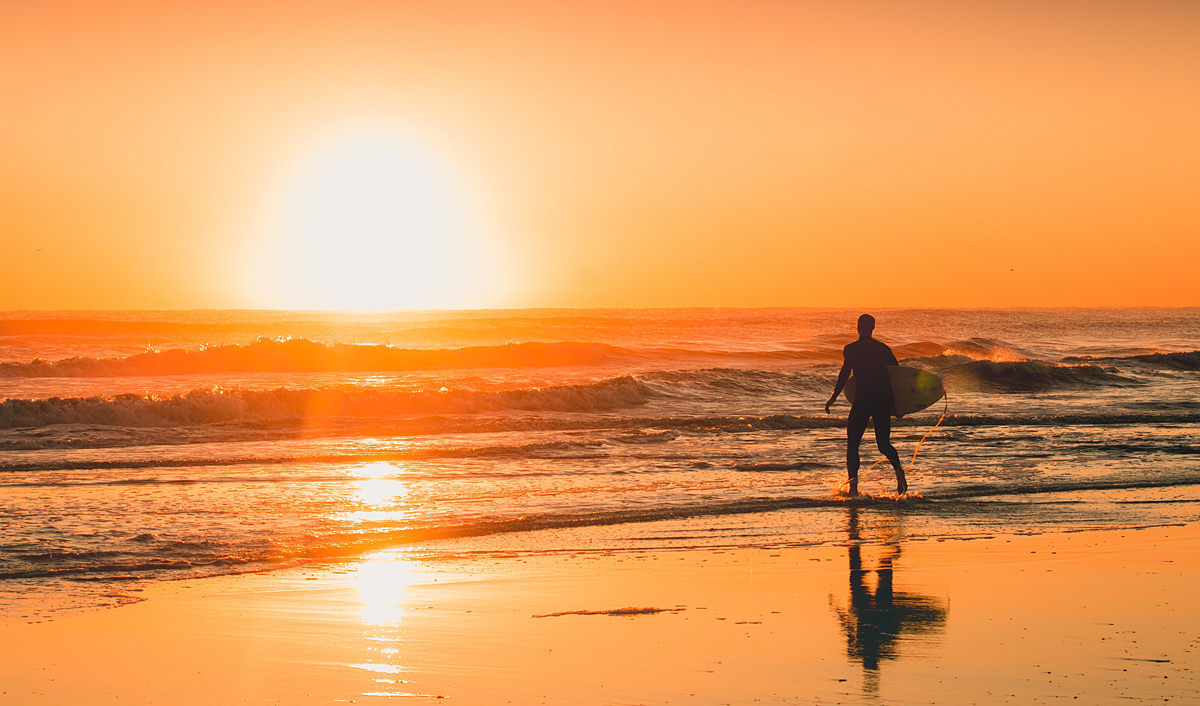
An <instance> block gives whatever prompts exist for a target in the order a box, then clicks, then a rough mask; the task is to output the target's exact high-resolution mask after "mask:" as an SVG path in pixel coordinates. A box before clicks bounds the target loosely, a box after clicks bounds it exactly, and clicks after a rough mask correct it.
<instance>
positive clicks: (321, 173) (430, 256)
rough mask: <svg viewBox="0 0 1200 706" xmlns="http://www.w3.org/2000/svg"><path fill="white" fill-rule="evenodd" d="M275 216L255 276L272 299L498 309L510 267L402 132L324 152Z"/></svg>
mask: <svg viewBox="0 0 1200 706" xmlns="http://www.w3.org/2000/svg"><path fill="white" fill-rule="evenodd" d="M271 211H272V213H271V216H270V218H269V219H268V226H267V228H266V230H267V234H266V237H265V238H263V239H261V241H260V243H259V248H258V252H257V253H256V254H255V256H254V257H252V258H251V260H252V262H253V267H252V271H251V272H249V273H248V275H249V278H250V282H251V288H252V289H253V290H254V291H255V293H256V294H257V296H256V299H257V300H258V301H260V302H261V304H262V305H265V306H270V307H273V308H286V309H355V310H383V309H388V310H395V309H450V308H463V307H480V306H488V305H490V304H491V302H490V301H489V299H490V298H491V297H493V296H494V295H495V289H496V287H495V284H496V282H497V280H498V279H499V276H500V275H501V274H502V269H503V267H502V265H501V263H500V262H499V261H498V258H497V256H496V253H495V247H494V243H493V242H491V241H490V240H489V239H488V238H485V237H484V234H483V232H482V228H481V225H480V219H479V217H478V214H477V213H476V209H475V208H474V204H473V203H472V199H471V198H470V194H469V193H468V191H467V190H466V189H465V188H464V187H463V185H462V184H461V183H460V180H458V179H456V178H455V175H454V174H453V173H452V172H451V171H450V170H449V169H447V168H446V166H445V165H444V164H443V163H442V162H441V161H440V160H439V159H438V158H437V156H436V155H435V154H434V153H433V152H432V151H431V150H430V149H429V148H428V147H426V146H425V145H423V144H422V143H421V142H419V141H417V140H413V139H410V138H406V137H404V136H402V135H398V134H394V133H389V132H384V131H366V132H357V133H353V134H350V135H345V136H342V137H340V138H339V139H337V140H334V141H332V142H331V143H329V144H327V145H325V146H324V147H323V148H322V149H319V150H316V151H315V152H314V153H313V154H312V155H310V156H309V158H308V159H306V160H303V161H302V163H301V166H300V167H299V168H298V169H297V170H296V173H295V174H294V175H293V176H292V177H291V178H290V179H288V180H286V182H285V186H284V187H283V189H281V194H280V196H279V197H277V198H276V199H274V203H273V205H272V208H271Z"/></svg>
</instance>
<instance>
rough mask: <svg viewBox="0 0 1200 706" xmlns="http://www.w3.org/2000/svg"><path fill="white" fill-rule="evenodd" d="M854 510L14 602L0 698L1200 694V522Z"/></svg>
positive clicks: (1117, 698) (788, 699)
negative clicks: (998, 522)
mask: <svg viewBox="0 0 1200 706" xmlns="http://www.w3.org/2000/svg"><path fill="white" fill-rule="evenodd" d="M841 512H843V513H845V514H846V515H849V514H850V513H851V512H853V513H854V514H856V515H857V516H858V517H857V521H858V522H860V523H861V524H862V528H861V529H860V532H862V535H861V536H860V538H859V539H858V540H847V541H845V542H841V543H831V544H821V545H817V546H811V547H794V548H784V549H737V550H728V551H725V550H687V551H653V552H640V551H625V552H609V551H601V552H593V551H587V550H586V549H580V547H581V546H586V545H587V544H589V538H588V537H586V536H583V535H586V534H587V532H586V531H584V532H567V533H558V534H557V536H554V537H541V538H531V541H533V542H535V543H536V544H537V545H538V546H540V547H541V551H538V552H527V551H524V550H522V548H520V547H511V548H508V549H506V550H503V551H501V550H496V549H492V550H486V551H478V550H477V548H476V547H474V546H473V545H472V544H471V543H469V542H468V543H463V542H458V541H454V542H442V543H433V544H429V545H423V546H420V547H414V548H411V549H407V550H404V551H395V552H382V553H379V554H376V555H372V556H369V557H363V558H362V559H360V560H357V561H354V562H337V563H330V564H321V565H310V566H306V567H302V568H296V569H291V570H287V571H280V572H272V573H262V574H253V575H243V576H228V577H219V578H211V579H204V580H199V581H187V582H173V583H166V584H162V585H159V586H157V587H155V588H153V589H148V590H147V591H145V592H144V593H143V594H142V595H141V596H140V597H141V598H143V599H144V600H142V601H141V602H138V603H136V604H132V605H127V606H125V607H121V608H116V609H109V610H99V611H84V612H79V613H72V614H67V615H57V616H55V617H54V618H53V619H50V620H45V621H40V622H30V621H25V620H19V619H18V620H14V619H12V618H8V619H6V620H5V621H4V622H3V627H2V628H0V629H2V630H3V633H2V635H3V639H0V645H3V647H0V651H2V653H3V654H2V657H3V659H2V660H0V670H2V678H0V682H2V683H3V684H4V687H3V691H4V692H5V693H4V694H3V695H0V702H2V703H12V704H35V703H47V704H52V703H126V704H128V703H136V704H143V703H145V704H153V703H157V704H165V703H174V704H192V703H195V704H211V703H264V704H266V703H371V702H380V701H385V700H406V701H426V700H428V701H435V700H441V699H446V700H447V702H449V703H471V704H476V703H479V704H490V703H497V704H504V703H510V702H511V703H526V704H533V703H547V704H572V703H614V704H639V703H645V704H657V703H695V704H737V703H752V702H761V703H880V702H882V703H1057V702H1060V701H1061V700H1063V699H1066V700H1074V699H1078V700H1079V701H1080V702H1082V703H1127V702H1128V701H1130V700H1134V701H1138V702H1147V701H1156V702H1157V701H1182V702H1185V703H1186V702H1189V701H1191V700H1193V699H1195V698H1196V694H1197V686H1198V685H1197V678H1196V671H1195V670H1196V669H1197V668H1198V667H1200V659H1198V658H1197V647H1198V645H1197V635H1196V632H1195V629H1194V626H1195V625H1196V624H1197V618H1198V617H1200V615H1198V614H1200V602H1197V600H1196V598H1197V591H1198V589H1197V588H1196V587H1197V585H1198V582H1197V579H1198V578H1200V576H1198V575H1197V574H1198V572H1200V570H1198V569H1197V562H1196V558H1197V555H1198V552H1200V531H1197V528H1196V527H1195V526H1194V525H1187V526H1173V527H1157V528H1144V529H1137V530H1132V529H1131V530H1108V531H1090V532H1074V533H1067V534H1051V535H1046V534H1038V535H1022V534H1009V535H997V536H995V537H990V538H981V539H976V540H972V541H957V540H953V539H947V540H944V541H909V540H906V539H904V538H903V537H902V536H898V535H897V534H896V531H897V528H896V527H895V525H894V524H891V523H894V521H895V516H894V509H879V508H864V509H862V510H853V511H850V510H845V511H841ZM881 514H882V515H883V517H880V515H881ZM846 519H847V520H849V519H850V518H849V517H847V518H846ZM881 522H882V524H881ZM867 527H872V528H874V529H873V530H870V531H868V530H867ZM549 545H555V548H556V549H558V550H559V551H558V552H556V553H553V554H547V552H546V551H545V549H546V548H547V546H549ZM855 554H857V555H858V557H859V562H860V563H859V564H858V566H860V567H861V568H862V570H863V571H864V573H863V574H862V575H861V576H857V575H856V574H855V573H854V571H856V569H854V563H853V560H852V559H851V557H852V556H853V555H855ZM885 564H890V566H891V570H892V573H893V576H892V591H891V598H890V600H887V599H886V595H885V594H886V590H881V588H880V583H879V581H880V576H879V574H878V572H877V570H878V569H879V568H880V567H881V566H883V565H885ZM860 579H861V585H862V586H863V588H862V589H861V590H859V589H854V590H852V589H851V586H852V585H853V584H855V582H858V581H860ZM856 594H857V595H856Z"/></svg>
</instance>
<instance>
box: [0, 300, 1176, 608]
mask: <svg viewBox="0 0 1200 706" xmlns="http://www.w3.org/2000/svg"><path fill="white" fill-rule="evenodd" d="M857 314H858V312H857V311H854V312H851V311H828V310H801V309H788V310H672V311H642V310H622V311H569V310H568V311H564V310H555V311H520V312H454V313H427V314H420V313H409V314H398V315H378V316H367V315H362V316H357V317H355V316H347V315H326V314H310V313H303V312H281V313H269V312H267V313H264V312H249V313H247V312H181V313H153V312H151V313H134V312H112V313H95V312H90V313H86V314H81V313H70V314H38V315H36V316H35V315H31V314H26V313H10V314H5V315H2V316H0V360H2V363H0V397H2V398H4V401H3V402H0V451H2V452H3V453H2V454H0V486H2V487H3V492H2V493H0V523H2V527H0V530H2V532H0V595H3V596H5V597H6V600H7V599H12V598H20V597H22V596H30V595H37V596H63V597H64V600H65V601H66V600H67V598H66V597H70V598H69V601H68V602H74V603H88V602H97V601H99V602H103V600H104V598H103V597H104V596H105V595H111V594H112V591H113V587H114V586H120V587H122V589H129V588H130V587H136V586H139V585H143V584H145V582H153V581H158V580H165V579H172V578H180V577H187V576H198V575H208V574H214V573H227V572H232V571H245V570H259V569H263V568H270V567H275V566H284V565H289V564H293V563H295V562H298V561H305V560H309V559H315V558H325V557H347V556H355V555H358V554H361V553H363V552H366V551H369V550H373V549H376V548H380V547H392V546H399V545H405V544H409V543H413V542H417V541H422V540H426V539H431V538H439V537H456V536H477V537H480V538H481V539H479V540H478V542H479V544H480V546H491V545H496V544H497V543H499V545H506V546H507V545H513V546H516V545H520V546H523V547H524V548H526V549H527V550H528V549H536V545H537V542H538V540H537V539H536V538H537V537H541V536H544V535H543V534H541V533H538V532H537V531H538V530H555V529H556V528H570V527H578V526H589V525H590V526H596V527H601V528H605V529H604V530H603V531H601V532H597V533H593V534H592V535H591V536H594V537H598V538H599V539H597V540H595V541H597V542H599V543H600V544H601V545H603V547H605V548H606V549H611V550H621V549H639V550H640V549H645V548H647V547H651V548H652V547H682V548H686V547H690V546H706V547H712V546H787V545H794V544H810V543H816V542H826V541H837V539H838V536H839V532H840V529H839V524H838V523H839V520H837V517H838V516H840V513H839V512H838V511H837V510H838V508H840V507H842V506H843V505H844V504H845V503H846V502H847V499H846V498H844V497H842V496H839V495H837V494H836V493H835V492H834V491H835V489H836V487H837V485H838V483H839V482H840V481H841V480H842V478H843V477H844V473H845V471H844V465H843V464H844V454H845V448H844V434H845V431H844V424H845V420H844V417H845V413H846V411H847V405H845V403H844V402H839V405H838V406H837V407H836V408H835V413H834V415H832V416H826V415H825V414H824V412H823V410H822V408H821V407H822V404H823V402H824V399H825V398H826V397H827V395H828V394H829V391H830V389H831V388H832V385H833V380H834V377H835V376H836V374H837V369H838V364H839V362H840V350H841V346H842V345H844V344H845V343H847V342H849V341H850V340H851V339H852V338H853V337H854V334H853V331H854V320H855V318H856V316H857ZM876 315H877V318H878V319H879V328H878V330H877V337H878V338H879V339H880V340H883V341H884V342H886V343H888V344H889V345H891V346H892V348H893V350H895V352H896V354H897V356H898V357H900V358H901V359H902V361H903V362H904V363H905V364H908V365H915V366H918V367H923V368H927V369H929V370H932V371H934V372H936V373H938V374H940V375H942V376H943V377H944V379H945V383H946V389H947V392H948V398H947V401H946V403H945V406H944V407H943V406H942V404H941V403H939V405H937V406H935V407H934V408H931V409H929V410H926V411H924V412H922V413H919V414H917V415H913V416H912V417H910V418H906V419H904V420H898V421H897V422H896V426H895V428H894V433H893V439H894V441H895V443H896V445H897V447H898V448H899V450H900V452H901V455H902V457H906V462H907V461H908V460H911V457H912V453H913V451H914V448H915V446H916V443H917V441H918V440H919V439H920V438H921V437H922V436H923V435H924V434H925V433H926V432H928V431H929V430H930V429H931V428H932V427H933V426H934V423H935V422H936V421H937V420H938V418H939V416H940V414H941V412H942V410H943V408H944V409H945V410H946V411H947V416H946V419H945V420H944V421H943V422H942V424H941V426H939V427H938V428H937V429H936V431H934V432H933V434H932V435H931V436H930V438H929V439H928V440H927V441H926V442H925V444H924V445H923V446H922V448H921V451H920V454H919V456H918V457H917V459H916V463H915V467H914V469H913V471H912V472H911V475H910V483H911V485H912V488H913V490H914V491H916V493H915V495H916V496H917V497H914V498H909V499H906V500H903V501H901V502H899V503H898V504H897V503H896V502H895V500H894V499H892V498H890V497H889V496H888V491H889V489H890V488H891V487H892V484H893V480H892V479H891V478H890V475H891V474H890V471H888V472H883V470H882V469H883V468H884V467H885V466H880V467H877V468H875V469H874V470H873V471H871V472H869V473H865V475H864V482H863V489H864V490H865V491H866V492H867V493H868V494H869V495H870V496H871V497H868V498H866V499H862V500H858V501H855V502H859V503H864V504H866V505H871V504H879V503H886V504H887V506H888V507H889V508H890V507H893V506H896V508H897V509H898V510H899V511H900V512H902V513H903V514H904V515H905V516H906V517H907V520H906V527H907V528H908V532H909V534H910V535H915V536H929V537H944V536H964V535H980V536H982V535H987V534H991V533H1013V532H1058V531H1069V530H1072V529H1082V528H1106V527H1124V526H1147V525H1156V524H1169V523H1178V522H1190V521H1194V520H1195V519H1196V518H1197V511H1198V510H1200V505H1198V504H1197V503H1198V501H1200V496H1197V494H1196V485H1197V483H1200V441H1198V440H1197V436H1196V430H1197V424H1198V423H1200V394H1198V393H1200V353H1197V352H1196V351H1197V350H1200V310H1194V309H1191V310H1082V311H1080V310H1014V311H932V310H903V311H882V312H876ZM870 437H871V435H870V433H868V435H867V442H866V443H864V445H863V454H864V460H865V461H866V462H867V464H869V463H871V462H873V461H874V460H875V457H876V456H877V453H876V452H875V450H874V448H873V444H872V443H871V442H870ZM885 465H886V464H885ZM484 538H486V539H484ZM843 539H844V537H843Z"/></svg>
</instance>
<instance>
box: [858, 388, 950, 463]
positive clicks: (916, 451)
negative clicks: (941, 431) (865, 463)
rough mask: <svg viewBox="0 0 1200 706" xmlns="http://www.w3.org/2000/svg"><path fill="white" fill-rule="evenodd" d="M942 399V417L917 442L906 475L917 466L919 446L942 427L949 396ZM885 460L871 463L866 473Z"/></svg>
mask: <svg viewBox="0 0 1200 706" xmlns="http://www.w3.org/2000/svg"><path fill="white" fill-rule="evenodd" d="M942 397H943V398H944V399H945V400H946V404H945V405H943V406H942V416H941V418H940V419H938V420H937V424H934V425H933V428H932V429H930V430H929V431H927V432H925V436H922V437H921V440H920V441H918V442H917V448H916V450H915V451H913V457H912V463H910V464H908V468H906V469H904V472H905V473H908V472H909V471H911V470H912V469H913V466H915V465H917V454H919V453H921V444H923V443H925V440H926V439H928V438H929V435H930V434H932V433H933V431H934V429H937V428H938V427H940V426H941V425H942V422H944V421H946V412H947V411H949V409H950V395H947V394H945V393H942ZM886 460H887V457H884V458H881V459H879V460H878V461H876V462H875V463H872V464H871V467H870V468H868V469H867V471H868V472H870V471H871V470H872V469H874V468H875V467H876V466H878V465H879V464H881V463H883V462H884V461H886Z"/></svg>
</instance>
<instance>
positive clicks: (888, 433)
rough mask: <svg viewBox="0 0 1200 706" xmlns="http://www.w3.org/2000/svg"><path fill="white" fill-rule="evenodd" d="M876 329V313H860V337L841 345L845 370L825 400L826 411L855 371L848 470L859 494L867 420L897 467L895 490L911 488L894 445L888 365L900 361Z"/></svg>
mask: <svg viewBox="0 0 1200 706" xmlns="http://www.w3.org/2000/svg"><path fill="white" fill-rule="evenodd" d="M874 330H875V317H873V316H871V315H870V314H863V315H862V316H860V317H858V340H857V341H855V342H853V343H850V344H848V345H847V346H846V347H845V348H844V349H842V357H843V359H844V361H845V362H843V363H842V371H841V372H840V373H838V379H837V385H836V386H835V387H834V388H833V395H832V396H831V397H830V398H829V401H828V402H826V403H825V413H826V414H829V407H830V406H831V405H832V404H833V403H834V402H837V398H838V395H839V394H841V392H842V388H844V387H845V386H846V381H847V380H849V379H850V373H854V380H855V383H854V385H855V389H854V402H853V404H851V405H850V419H849V421H848V423H847V425H846V470H847V471H848V472H849V476H850V479H849V483H850V494H851V495H857V494H858V466H859V458H858V445H859V443H861V442H862V437H863V433H864V432H865V431H866V430H867V422H868V421H871V420H873V421H874V423H875V444H876V445H877V446H878V447H879V452H880V453H882V454H883V455H884V456H886V457H887V460H889V461H891V462H892V468H894V469H896V493H897V494H899V495H903V494H904V493H906V492H908V480H907V479H905V477H904V467H903V466H901V465H900V454H899V453H897V452H896V447H895V446H892V383H891V380H889V379H888V371H887V366H889V365H899V363H898V362H897V361H896V356H895V355H893V354H892V349H891V348H888V347H887V344H885V343H881V342H879V341H876V340H875V339H874V338H871V332H872V331H874Z"/></svg>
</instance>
